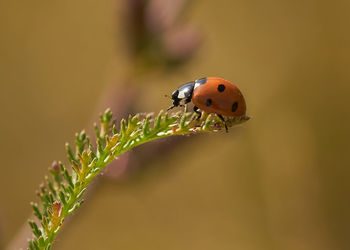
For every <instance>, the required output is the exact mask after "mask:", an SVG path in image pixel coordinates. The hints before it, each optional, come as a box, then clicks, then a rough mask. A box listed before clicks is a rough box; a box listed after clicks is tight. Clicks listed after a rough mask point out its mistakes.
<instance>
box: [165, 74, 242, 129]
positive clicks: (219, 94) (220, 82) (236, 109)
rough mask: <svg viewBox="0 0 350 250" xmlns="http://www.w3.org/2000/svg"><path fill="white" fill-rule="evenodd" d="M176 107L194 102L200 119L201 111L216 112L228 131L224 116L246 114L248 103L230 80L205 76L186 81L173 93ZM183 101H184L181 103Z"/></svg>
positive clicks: (172, 97)
mask: <svg viewBox="0 0 350 250" xmlns="http://www.w3.org/2000/svg"><path fill="white" fill-rule="evenodd" d="M171 99H172V100H173V105H172V106H170V107H169V108H168V110H171V109H173V108H174V107H178V106H180V107H182V106H184V105H185V104H187V103H189V102H191V101H192V102H193V104H194V107H193V111H194V112H196V113H197V114H198V117H197V119H200V117H201V114H202V113H201V112H199V111H198V110H199V109H200V110H202V111H205V112H207V113H214V114H216V115H217V116H218V117H219V118H220V119H221V120H222V121H223V122H224V123H225V128H226V132H227V131H228V129H227V125H226V122H225V119H224V117H223V116H230V117H237V116H242V115H245V112H246V104H245V100H244V97H243V95H242V93H241V91H240V90H239V89H238V88H237V87H236V85H234V84H233V83H231V82H230V81H228V80H225V79H223V78H220V77H205V78H201V79H198V80H195V81H192V82H188V83H185V84H184V85H182V86H180V87H179V88H178V89H177V90H175V91H174V92H173V93H172V94H171ZM181 102H182V103H181Z"/></svg>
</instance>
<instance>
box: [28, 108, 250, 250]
mask: <svg viewBox="0 0 350 250" xmlns="http://www.w3.org/2000/svg"><path fill="white" fill-rule="evenodd" d="M248 119H249V117H247V116H242V117H235V118H234V117H231V118H227V121H226V125H227V126H228V127H232V126H234V125H236V124H240V123H242V122H245V121H247V120H248ZM223 127H224V124H223V122H222V121H221V120H220V119H219V118H218V117H217V116H216V115H213V114H205V113H204V114H203V115H202V117H201V119H199V120H197V119H196V114H190V113H181V112H180V113H177V114H176V115H173V116H168V114H167V113H163V112H162V111H161V112H160V113H159V114H158V115H157V116H156V117H155V118H153V116H152V114H148V115H145V114H137V115H135V116H129V118H128V120H127V121H126V120H124V119H123V120H122V121H121V122H120V129H119V131H117V129H116V127H115V124H113V121H112V113H111V112H110V111H109V110H106V111H105V113H104V114H103V115H101V116H100V126H97V125H95V135H96V146H95V147H94V146H93V145H92V144H91V143H90V139H89V137H88V136H87V135H86V133H85V131H82V132H81V133H79V134H76V138H75V148H74V150H73V148H72V147H71V146H70V145H69V144H66V150H67V155H68V160H69V165H70V167H67V166H66V165H64V164H63V163H62V162H54V163H53V164H52V167H51V168H50V175H49V176H46V177H45V183H43V184H42V185H41V186H40V190H39V191H38V192H37V195H38V196H39V198H40V202H39V204H37V203H31V206H32V208H33V212H34V215H35V216H36V217H37V219H38V220H37V222H35V221H33V220H30V221H29V225H30V227H31V229H32V232H33V239H31V240H30V241H29V243H28V244H29V245H28V249H31V250H32V249H33V250H34V249H51V246H52V244H53V242H54V240H55V237H56V235H57V234H58V232H59V231H60V230H61V228H62V226H63V224H64V220H65V218H66V217H67V216H68V215H70V214H72V213H73V212H74V211H76V210H77V209H78V208H79V207H80V206H81V204H82V203H83V201H84V200H83V199H82V197H83V194H84V192H85V190H86V188H87V187H88V185H89V184H90V183H91V181H92V180H93V179H94V177H96V176H97V175H98V174H99V173H100V171H101V170H102V169H104V167H106V166H107V165H108V164H109V163H110V162H111V161H113V160H114V159H116V158H117V157H118V156H119V155H121V154H122V153H124V152H125V151H128V150H130V149H132V148H134V147H136V146H138V145H140V144H143V143H146V142H149V141H152V140H156V139H159V138H163V137H168V136H172V135H185V134H194V133H200V132H210V131H219V130H222V128H223Z"/></svg>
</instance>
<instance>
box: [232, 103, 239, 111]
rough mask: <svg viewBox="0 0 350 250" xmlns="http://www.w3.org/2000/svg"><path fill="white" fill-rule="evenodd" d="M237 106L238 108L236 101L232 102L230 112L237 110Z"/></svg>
mask: <svg viewBox="0 0 350 250" xmlns="http://www.w3.org/2000/svg"><path fill="white" fill-rule="evenodd" d="M237 108H238V102H234V103H233V104H232V112H235V111H236V110H237Z"/></svg>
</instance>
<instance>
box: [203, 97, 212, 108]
mask: <svg viewBox="0 0 350 250" xmlns="http://www.w3.org/2000/svg"><path fill="white" fill-rule="evenodd" d="M211 103H212V101H211V99H210V98H209V99H207V102H206V103H205V105H207V107H209V106H210V105H211Z"/></svg>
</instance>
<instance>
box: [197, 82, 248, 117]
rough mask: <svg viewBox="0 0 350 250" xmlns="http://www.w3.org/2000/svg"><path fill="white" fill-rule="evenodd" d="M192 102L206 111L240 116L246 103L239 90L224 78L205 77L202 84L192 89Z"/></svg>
mask: <svg viewBox="0 0 350 250" xmlns="http://www.w3.org/2000/svg"><path fill="white" fill-rule="evenodd" d="M192 102H193V103H194V105H196V106H197V107H198V108H199V109H201V110H203V111H205V112H207V113H215V114H219V115H223V116H242V115H245V112H246V104H245V100H244V97H243V95H242V93H241V91H240V90H239V89H238V88H237V87H236V85H234V84H233V83H231V82H230V81H227V80H225V79H222V78H219V77H207V80H206V82H205V83H204V84H202V85H199V86H197V87H195V89H194V90H193V96H192Z"/></svg>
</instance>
